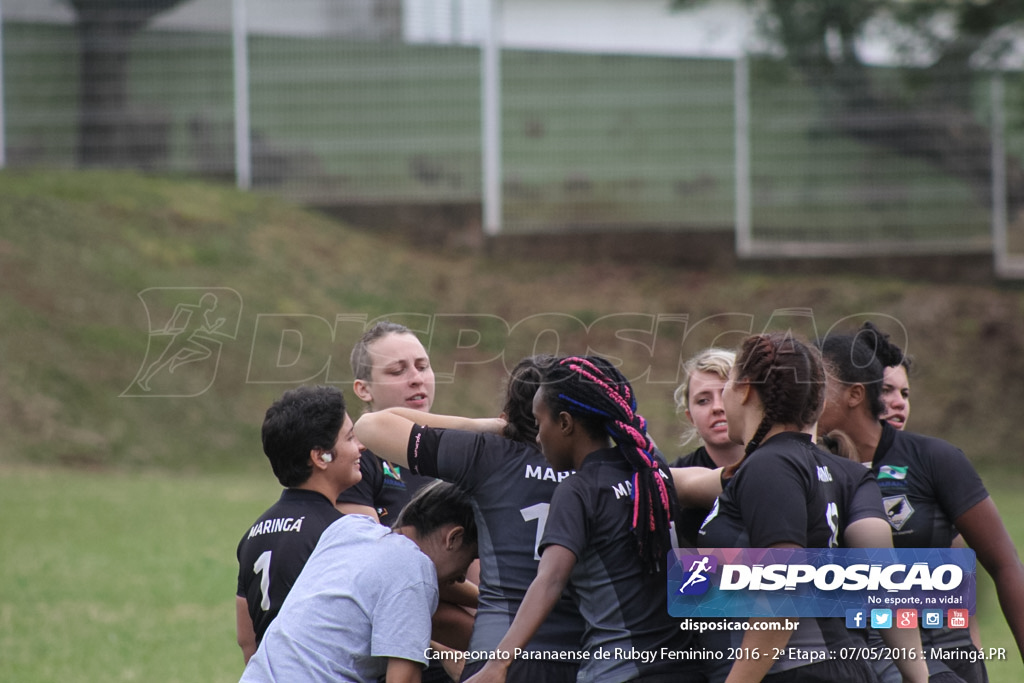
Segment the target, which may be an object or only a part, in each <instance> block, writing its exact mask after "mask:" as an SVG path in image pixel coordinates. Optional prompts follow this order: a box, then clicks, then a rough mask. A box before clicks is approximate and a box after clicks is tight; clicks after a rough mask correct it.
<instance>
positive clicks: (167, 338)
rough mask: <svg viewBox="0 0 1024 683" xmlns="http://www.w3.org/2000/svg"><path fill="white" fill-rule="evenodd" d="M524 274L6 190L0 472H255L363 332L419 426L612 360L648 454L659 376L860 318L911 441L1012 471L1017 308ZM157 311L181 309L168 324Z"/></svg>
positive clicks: (639, 278) (667, 387) (220, 190)
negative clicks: (433, 386) (272, 427)
mask: <svg viewBox="0 0 1024 683" xmlns="http://www.w3.org/2000/svg"><path fill="white" fill-rule="evenodd" d="M580 239H581V240H584V239H586V237H584V236H581V237H580ZM542 252H543V250H542V249H539V250H538V253H539V258H536V259H530V260H529V261H524V260H520V261H511V260H509V259H507V258H503V257H502V254H500V253H495V254H492V255H490V256H489V257H480V256H478V255H474V254H471V253H466V252H461V253H451V252H443V251H441V250H430V249H424V248H422V247H416V248H414V247H412V246H410V245H406V244H403V243H401V241H400V240H399V239H398V238H395V237H394V236H388V237H377V236H374V235H371V234H367V233H365V232H361V231H358V230H354V229H352V228H350V227H347V226H345V225H341V224H338V223H336V222H332V221H330V220H328V219H327V218H324V217H322V216H319V215H316V214H312V213H309V212H306V211H303V210H300V209H298V208H296V207H294V206H291V205H288V204H285V203H282V202H280V201H278V200H274V199H270V198H267V197H263V196H259V195H252V194H244V193H239V192H237V191H234V190H233V189H230V188H226V187H221V186H214V185H209V184H201V183H197V182H188V181H181V180H170V179H153V178H144V177H140V176H136V175H128V174H114V173H99V172H96V173H82V172H45V173H43V172H19V173H14V172H4V173H2V174H0V326H2V329H3V330H4V334H3V335H2V336H0V357H2V358H3V362H2V363H0V386H2V387H3V391H2V392H0V427H2V429H3V433H4V436H5V438H4V439H3V441H2V443H0V462H18V461H33V462H43V463H51V464H59V463H68V464H77V465H83V466H103V467H105V466H117V467H132V468H135V467H159V468H166V469H175V470H187V471H210V472H212V471H237V468H239V467H246V466H252V467H262V466H263V463H262V462H260V461H261V459H262V456H261V454H260V449H259V442H258V427H259V424H260V422H261V418H262V413H263V411H264V410H265V408H266V406H267V405H268V404H269V402H270V401H271V400H272V399H273V398H275V397H276V396H278V395H279V394H280V393H281V392H282V391H283V390H284V389H285V388H287V387H289V386H293V385H295V384H296V383H298V382H301V381H320V382H323V381H330V382H338V383H339V384H340V385H342V386H345V387H346V389H347V387H348V385H349V384H350V380H351V377H350V374H349V371H348V363H347V358H348V351H349V348H350V345H351V342H352V340H353V339H354V338H355V337H356V336H357V335H358V332H359V329H360V328H361V326H362V324H363V323H364V321H366V320H372V319H373V318H376V317H379V316H385V315H387V316H390V317H392V318H395V319H399V320H403V321H405V322H407V323H409V324H410V326H412V327H414V328H416V329H420V330H423V331H424V335H423V336H424V339H425V340H426V341H427V342H428V343H429V345H430V350H431V354H432V357H433V361H434V365H435V369H436V370H437V372H438V373H439V375H440V377H441V379H442V380H445V379H447V380H448V381H447V382H443V383H441V384H440V385H439V387H438V400H437V403H436V409H437V410H440V411H453V412H454V411H458V412H464V413H467V414H474V415H477V414H491V413H494V412H496V411H497V409H498V400H497V398H498V395H499V393H500V382H501V379H502V377H503V376H504V374H505V369H504V368H505V365H506V364H507V365H509V366H511V365H512V364H514V363H515V361H516V360H518V358H519V357H520V356H522V355H524V354H526V353H530V352H532V351H533V350H534V349H536V350H544V351H562V352H583V351H587V350H588V348H589V349H590V350H591V351H594V352H599V353H603V354H606V355H609V356H613V357H616V358H618V359H621V360H622V362H623V368H624V370H625V372H626V374H627V375H629V376H630V377H631V379H633V380H634V382H635V384H636V386H637V393H638V395H639V397H640V405H641V410H642V412H644V413H645V414H646V415H647V417H648V419H649V421H650V423H651V431H652V433H653V434H654V436H655V437H656V439H657V440H658V442H659V443H660V444H661V445H662V446H663V449H664V450H666V451H667V452H669V453H674V452H675V451H676V446H675V441H676V434H677V433H678V431H679V429H678V426H679V425H678V422H677V418H676V417H675V416H674V413H673V409H672V405H671V394H672V389H673V388H674V386H675V383H676V382H677V380H678V379H679V374H678V369H677V368H678V362H679V360H680V359H681V358H685V357H686V356H688V355H690V354H691V353H693V352H695V351H697V350H698V349H700V348H701V347H703V346H704V345H706V344H708V343H711V342H712V341H717V343H720V344H723V345H729V346H732V345H735V344H736V343H737V342H738V341H739V340H740V339H741V338H742V336H743V335H744V334H746V333H747V332H749V331H760V330H762V329H765V328H766V327H780V326H782V327H786V326H788V327H792V328H793V329H794V330H796V331H798V332H801V333H804V334H808V335H810V334H815V333H817V334H824V333H825V332H827V331H828V330H829V329H830V328H833V327H838V328H844V329H845V328H848V327H850V326H852V325H856V324H858V323H859V322H860V321H861V320H862V319H865V318H870V319H873V320H876V321H877V322H879V323H880V324H881V325H882V326H883V327H884V328H886V329H888V330H890V331H891V332H892V333H893V335H894V336H895V337H896V338H897V339H899V340H901V341H905V346H906V348H907V349H908V351H909V352H910V353H911V354H912V355H913V356H914V357H915V358H916V360H917V365H916V369H915V373H914V375H913V378H912V382H913V406H914V408H913V414H912V417H911V420H912V427H913V428H914V429H916V430H919V431H923V432H929V433H933V434H936V435H941V436H944V437H946V438H947V439H949V440H951V441H954V442H955V443H957V444H959V445H961V446H963V447H964V449H965V450H966V451H967V452H968V454H969V455H970V456H971V457H972V458H973V459H974V460H975V461H977V462H979V463H981V464H983V465H985V466H988V465H992V464H995V463H1004V464H1007V465H1012V464H1014V458H1015V457H1016V456H1015V453H1014V450H1013V446H1014V444H1015V443H1016V438H1015V437H1016V436H1017V433H1018V431H1017V427H1018V425H1017V424H1016V423H1017V421H1018V415H1019V413H1020V406H1021V405H1024V353H1022V351H1024V315H1022V313H1024V294H1022V293H1021V291H1019V290H1017V289H1013V288H1005V289H997V288H985V287H978V286H970V287H968V286H958V285H957V284H956V283H948V284H942V285H936V284H929V283H913V282H905V281H899V280H895V279H878V278H875V279H869V278H859V277H851V276H838V275H837V276H834V277H830V278H827V279H823V278H821V277H812V276H807V277H801V276H792V277H768V276H765V275H759V274H757V273H744V272H720V273H711V272H696V271H692V270H682V269H670V268H661V267H649V266H646V265H645V264H642V263H617V262H615V261H614V259H613V258H611V257H610V258H609V260H607V261H606V262H602V263H556V262H551V261H546V260H545V259H544V258H543V253H542ZM204 294H213V295H214V296H215V297H216V304H217V305H216V308H215V310H213V311H211V315H210V318H211V321H215V320H216V319H217V318H224V321H223V322H222V323H221V324H220V325H219V326H216V327H214V329H213V331H212V332H206V333H203V332H202V331H200V332H199V333H198V337H194V338H193V340H192V341H191V342H190V341H188V339H187V338H188V337H189V334H190V333H191V332H194V331H195V330H196V328H197V327H198V326H199V321H200V316H201V315H202V313H203V310H202V309H201V305H202V304H203V302H204V299H203V295H204ZM206 301H207V303H209V301H208V300H206ZM179 304H180V305H182V306H185V307H186V309H187V310H186V312H185V313H182V314H181V315H178V316H175V307H176V306H178V305H179ZM188 307H190V308H188ZM188 310H190V311H191V318H189V314H188V312H187V311H188ZM172 319H174V320H175V321H176V323H175V324H177V325H178V327H177V328H175V324H170V326H169V327H168V325H169V323H171V321H172ZM188 320H190V321H191V322H190V324H191V327H188V326H187V325H186V324H185V322H187V321H188ZM588 327H589V329H588ZM165 328H167V329H165ZM175 329H178V330H179V331H182V333H181V334H177V335H175V334H173V333H171V332H173V330H175ZM168 330H171V332H168ZM460 330H461V332H460ZM172 343H177V344H179V346H178V347H174V348H171V350H170V351H168V352H167V355H166V356H165V359H167V358H170V357H171V356H174V354H175V353H180V354H182V355H179V356H178V358H179V359H185V360H188V358H189V357H191V359H192V360H191V362H186V363H178V364H175V366H174V370H173V372H172V371H171V369H172V366H164V367H163V368H159V367H158V365H159V363H156V364H155V361H156V360H157V358H158V357H159V356H160V353H161V352H163V351H164V349H165V348H168V347H169V345H170V344H172ZM204 349H205V351H204ZM204 354H207V355H208V357H207V358H205V359H204V358H202V356H203V355H204ZM150 366H152V367H155V368H157V369H158V371H157V372H155V373H154V376H153V378H152V380H151V381H150V382H149V384H148V388H149V390H148V391H146V390H144V389H143V387H142V386H141V385H139V384H138V383H137V382H136V380H137V379H139V378H141V375H142V374H144V373H143V371H144V370H145V369H146V368H147V367H150ZM349 396H351V394H350V393H349Z"/></svg>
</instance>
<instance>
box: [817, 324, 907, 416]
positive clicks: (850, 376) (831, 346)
mask: <svg viewBox="0 0 1024 683" xmlns="http://www.w3.org/2000/svg"><path fill="white" fill-rule="evenodd" d="M818 348H819V349H821V354H822V356H824V357H825V360H826V362H827V363H828V366H829V372H830V373H832V374H834V375H835V378H836V379H838V380H839V381H840V382H842V383H844V384H861V385H863V386H864V391H865V392H866V394H867V399H868V408H869V409H870V410H871V414H872V415H873V416H874V417H881V416H882V413H884V412H885V404H884V403H883V402H882V380H883V378H884V377H885V369H886V368H891V367H895V366H897V365H901V364H902V365H904V366H905V367H906V368H907V370H908V374H909V369H910V360H909V359H908V358H907V357H906V356H905V355H904V354H903V350H902V349H900V347H898V346H896V345H895V344H893V343H892V342H891V341H889V335H887V334H885V333H884V332H882V331H881V330H880V329H878V328H877V327H876V326H875V324H874V323H872V322H870V321H869V322H866V323H864V325H863V326H861V328H860V329H858V330H857V331H856V332H849V333H845V334H830V335H828V336H827V337H825V338H824V339H821V340H819V341H818Z"/></svg>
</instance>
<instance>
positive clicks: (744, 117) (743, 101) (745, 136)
mask: <svg viewBox="0 0 1024 683" xmlns="http://www.w3.org/2000/svg"><path fill="white" fill-rule="evenodd" d="M733 72H734V75H733V102H734V106H735V108H736V121H735V146H736V158H735V173H736V253H737V254H738V255H739V256H740V257H741V258H743V257H749V256H753V251H754V246H753V237H752V234H751V231H752V229H753V226H752V220H751V211H752V209H751V203H750V67H749V64H748V63H747V56H746V55H745V54H744V55H740V56H739V57H737V58H736V61H735V62H734V69H733Z"/></svg>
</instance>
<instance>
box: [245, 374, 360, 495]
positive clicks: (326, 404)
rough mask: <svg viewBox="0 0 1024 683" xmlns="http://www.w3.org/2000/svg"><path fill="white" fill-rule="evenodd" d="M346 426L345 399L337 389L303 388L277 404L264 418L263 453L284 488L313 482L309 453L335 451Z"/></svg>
mask: <svg viewBox="0 0 1024 683" xmlns="http://www.w3.org/2000/svg"><path fill="white" fill-rule="evenodd" d="M344 423H345V396H344V394H342V393H341V390H340V389H338V388H337V387H332V386H301V387H298V388H296V389H290V390H288V391H286V392H284V394H283V395H282V396H281V398H279V399H277V400H276V401H274V403H273V404H272V405H271V406H270V407H269V408H267V413H266V416H265V417H264V418H263V429H262V438H263V452H264V453H265V454H266V455H267V459H269V460H270V466H271V467H272V468H273V469H274V474H275V475H276V476H277V480H278V481H279V482H281V486H286V487H289V488H290V487H293V486H298V485H300V484H302V483H304V482H305V481H306V480H307V479H309V477H310V475H311V474H312V473H313V465H312V463H310V462H309V452H310V451H311V450H313V449H320V450H324V451H329V450H331V449H332V448H334V442H335V441H337V440H338V432H340V431H341V426H342V425H343V424H344Z"/></svg>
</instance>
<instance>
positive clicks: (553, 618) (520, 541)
mask: <svg viewBox="0 0 1024 683" xmlns="http://www.w3.org/2000/svg"><path fill="white" fill-rule="evenodd" d="M409 465H410V469H411V470H412V471H413V472H416V473H418V474H421V475H427V476H436V477H440V478H441V479H444V480H445V481H449V482H452V483H454V484H456V485H457V486H459V488H461V489H462V490H464V491H465V492H466V493H467V494H469V496H470V497H471V499H472V504H473V510H474V512H475V513H476V514H475V516H476V523H477V531H478V537H479V550H480V604H479V607H478V608H477V613H476V620H475V622H474V624H473V635H472V638H471V640H470V646H469V649H470V651H472V652H489V651H493V650H494V649H495V648H496V647H497V646H498V643H499V642H500V641H501V639H502V638H503V637H504V636H505V633H506V632H507V631H508V628H509V626H511V625H512V620H513V619H514V618H515V615H516V612H517V611H518V610H519V606H520V605H521V604H522V601H523V597H524V596H525V595H526V591H527V589H528V588H529V587H530V584H531V583H532V582H533V579H534V578H535V577H536V576H537V565H538V563H539V561H540V555H539V553H538V546H539V543H540V539H541V535H542V534H543V533H544V529H545V524H546V522H547V520H548V510H549V508H550V502H551V496H552V494H553V493H554V492H555V487H556V486H557V485H558V482H560V481H562V480H563V479H566V478H568V477H569V476H570V475H571V474H572V473H571V472H556V471H554V470H553V469H552V468H551V465H549V464H548V462H547V461H546V460H545V459H544V456H543V455H541V452H540V451H539V450H538V449H537V448H536V447H535V446H533V445H532V444H526V443H522V442H519V441H511V440H509V439H506V438H504V437H501V436H497V435H495V434H476V433H472V432H463V431H457V430H444V429H432V428H430V427H421V426H418V425H417V426H415V427H413V431H412V433H411V434H410V437H409ZM582 636H583V619H582V617H580V614H579V610H578V609H577V608H576V606H575V605H574V604H573V603H572V601H571V599H569V596H568V595H565V596H563V599H562V600H561V601H559V602H558V603H557V604H556V605H555V608H554V609H553V610H552V612H551V614H550V615H549V616H548V618H547V619H546V620H545V621H544V623H543V624H542V625H541V627H540V629H539V630H538V631H537V633H536V635H534V637H533V639H532V640H531V641H530V643H529V645H528V646H527V647H526V649H528V650H538V651H542V650H543V651H554V650H558V651H579V649H580V640H581V638H582Z"/></svg>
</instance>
